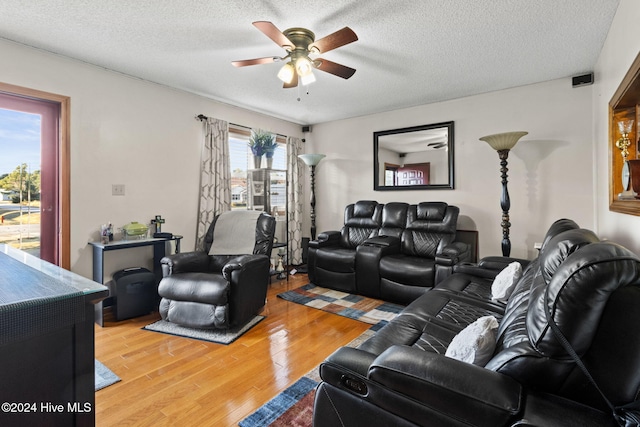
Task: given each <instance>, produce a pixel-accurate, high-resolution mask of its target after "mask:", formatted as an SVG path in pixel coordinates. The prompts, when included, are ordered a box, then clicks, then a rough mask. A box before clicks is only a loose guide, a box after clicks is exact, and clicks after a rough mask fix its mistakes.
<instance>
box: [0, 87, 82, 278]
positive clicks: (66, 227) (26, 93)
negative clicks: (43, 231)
mask: <svg viewBox="0 0 640 427" xmlns="http://www.w3.org/2000/svg"><path fill="white" fill-rule="evenodd" d="M0 92H4V93H7V94H9V95H18V96H23V97H27V98H32V99H36V100H38V99H39V100H44V101H51V102H56V103H58V104H60V117H59V127H60V130H59V132H60V134H59V136H58V138H59V153H58V155H59V159H60V165H59V166H60V176H59V177H58V178H59V180H60V189H59V191H60V206H59V209H60V223H59V224H58V230H57V233H58V245H59V249H60V250H59V254H60V256H59V258H60V259H59V260H58V265H59V266H60V267H62V268H65V269H67V270H69V269H70V265H71V259H70V255H71V244H70V237H71V214H70V208H71V160H70V158H71V156H70V147H71V143H70V124H71V114H70V112H71V98H70V97H68V96H64V95H58V94H55V93H50V92H43V91H41V90H37V89H30V88H26V87H22V86H15V85H12V84H8V83H2V82H0Z"/></svg>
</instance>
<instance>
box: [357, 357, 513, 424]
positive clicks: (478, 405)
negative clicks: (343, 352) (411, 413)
mask: <svg viewBox="0 0 640 427" xmlns="http://www.w3.org/2000/svg"><path fill="white" fill-rule="evenodd" d="M369 379H370V380H371V381H373V382H375V383H377V384H381V385H383V386H384V387H386V388H388V389H392V390H394V391H395V392H397V393H401V394H402V395H405V396H407V397H409V398H411V399H414V400H416V401H418V402H420V403H422V404H423V405H425V406H428V407H431V408H437V411H438V412H440V413H443V414H448V415H449V416H451V417H452V418H456V419H458V420H460V419H463V420H465V421H466V422H468V423H469V424H471V425H480V424H478V420H483V422H482V425H489V426H497V425H507V423H508V421H509V420H511V419H513V417H514V416H516V415H517V414H518V413H519V412H520V411H521V410H522V405H523V402H522V397H523V396H522V395H523V391H522V387H521V386H520V384H519V383H518V382H516V381H515V380H514V379H512V378H511V377H508V376H506V375H503V374H500V373H498V372H494V371H490V370H488V369H484V368H482V367H479V366H475V365H471V364H468V363H464V362H460V361H458V360H455V359H451V358H449V357H446V356H444V355H441V354H436V353H430V352H425V351H423V350H420V349H416V348H413V347H407V346H393V347H390V348H389V349H387V350H385V351H384V352H383V353H382V354H381V355H380V356H378V357H377V358H376V359H375V361H374V362H373V363H372V365H371V368H370V369H369Z"/></svg>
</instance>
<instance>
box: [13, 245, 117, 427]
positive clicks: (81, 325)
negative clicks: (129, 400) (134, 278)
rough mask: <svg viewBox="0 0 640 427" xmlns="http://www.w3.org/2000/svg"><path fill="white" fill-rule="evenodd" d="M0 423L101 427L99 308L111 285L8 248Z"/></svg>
mask: <svg viewBox="0 0 640 427" xmlns="http://www.w3.org/2000/svg"><path fill="white" fill-rule="evenodd" d="M0 271H2V275H0V295H1V298H0V300H1V301H2V302H1V303H0V324H2V329H1V332H0V384H2V387H0V401H1V402H3V410H2V411H1V412H0V425H3V426H13V425H24V426H27V425H29V426H93V425H95V373H94V326H93V305H94V304H95V303H97V302H99V301H101V300H102V299H103V298H105V297H106V296H107V294H108V290H107V288H106V287H104V286H102V285H100V284H98V283H95V282H93V281H91V280H88V279H85V278H84V277H80V276H78V275H77V274H74V273H71V272H70V271H67V270H63V269H62V268H59V267H56V266H54V265H53V264H49V263H47V262H46V261H42V260H40V259H38V258H35V257H33V256H31V255H28V254H26V253H24V252H22V251H19V250H17V249H14V248H11V247H9V246H6V245H0Z"/></svg>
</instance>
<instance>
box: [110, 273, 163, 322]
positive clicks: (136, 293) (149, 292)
mask: <svg viewBox="0 0 640 427" xmlns="http://www.w3.org/2000/svg"><path fill="white" fill-rule="evenodd" d="M112 293H113V294H114V297H115V298H114V307H115V316H116V320H124V319H130V318H132V317H138V316H144V315H145V314H149V313H151V312H152V311H154V310H157V309H158V299H159V298H158V287H157V285H156V279H155V275H154V274H153V273H152V272H150V271H149V270H147V269H146V268H142V267H131V268H125V269H124V270H120V271H117V272H115V273H114V274H113V290H112Z"/></svg>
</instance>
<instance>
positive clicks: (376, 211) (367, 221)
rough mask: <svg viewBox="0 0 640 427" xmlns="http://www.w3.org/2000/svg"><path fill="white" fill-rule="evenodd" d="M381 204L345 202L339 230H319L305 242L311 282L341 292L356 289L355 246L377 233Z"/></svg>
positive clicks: (354, 290) (373, 202)
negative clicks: (318, 232)
mask: <svg viewBox="0 0 640 427" xmlns="http://www.w3.org/2000/svg"><path fill="white" fill-rule="evenodd" d="M381 217H382V205H380V204H378V202H375V201H371V200H362V201H359V202H356V203H353V204H350V205H348V206H347V207H346V208H345V211H344V227H342V230H341V231H326V232H323V233H320V234H319V235H318V238H317V239H316V240H313V241H311V242H309V252H308V263H307V264H308V274H309V280H310V281H311V283H313V284H315V285H318V286H326V287H329V288H331V289H337V290H340V291H344V292H353V293H355V292H356V249H357V247H358V246H359V245H361V244H362V243H363V242H364V241H365V240H367V239H368V238H370V237H373V236H377V235H378V229H379V228H380V221H381Z"/></svg>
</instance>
